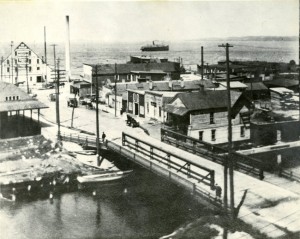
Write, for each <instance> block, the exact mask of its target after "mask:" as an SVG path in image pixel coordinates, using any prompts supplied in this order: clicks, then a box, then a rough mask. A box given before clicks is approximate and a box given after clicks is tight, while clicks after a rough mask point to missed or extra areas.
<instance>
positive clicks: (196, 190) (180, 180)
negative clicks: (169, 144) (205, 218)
mask: <svg viewBox="0 0 300 239" xmlns="http://www.w3.org/2000/svg"><path fill="white" fill-rule="evenodd" d="M107 147H108V148H109V149H110V150H112V151H115V152H116V153H118V154H119V155H122V156H123V157H125V158H127V159H129V160H131V161H133V162H135V163H137V164H139V165H141V166H142V167H144V168H147V169H148V170H150V171H151V172H153V173H155V174H157V175H159V176H160V177H164V178H166V179H167V180H172V181H174V182H176V183H177V184H178V185H181V186H184V187H185V188H186V189H189V190H190V191H191V193H192V194H193V195H196V196H198V197H199V198H202V199H204V200H207V201H209V202H210V203H212V204H213V205H215V206H217V207H222V201H221V200H218V199H217V198H216V197H215V195H214V193H211V191H208V190H205V189H203V188H201V187H199V186H197V185H196V183H194V182H191V181H190V180H188V178H185V176H184V175H179V174H177V173H176V172H172V171H171V170H169V169H167V168H166V167H163V166H162V165H160V164H154V163H153V162H152V161H150V162H149V163H148V164H147V163H146V164H145V159H144V158H143V156H141V155H139V154H138V153H136V152H132V151H130V150H129V149H126V148H124V147H122V146H119V145H118V144H116V143H114V142H111V141H107Z"/></svg>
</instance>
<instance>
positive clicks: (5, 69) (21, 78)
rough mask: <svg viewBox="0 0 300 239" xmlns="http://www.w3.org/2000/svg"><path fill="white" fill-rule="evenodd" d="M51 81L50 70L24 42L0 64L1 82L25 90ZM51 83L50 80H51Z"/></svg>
mask: <svg viewBox="0 0 300 239" xmlns="http://www.w3.org/2000/svg"><path fill="white" fill-rule="evenodd" d="M50 80H51V68H50V67H49V65H47V64H46V63H45V62H44V60H43V58H41V57H39V56H38V55H37V54H36V53H35V52H34V51H33V50H32V49H31V48H29V47H28V46H27V45H26V44H25V43H24V42H21V43H20V44H19V45H18V46H17V47H16V48H15V49H14V50H13V51H12V54H10V55H9V56H8V57H6V58H5V59H4V61H3V62H1V81H3V82H7V83H12V84H18V85H19V86H20V87H22V88H24V89H26V90H27V86H28V88H29V89H30V88H39V87H41V86H42V84H43V83H45V82H50ZM51 81H52V80H51Z"/></svg>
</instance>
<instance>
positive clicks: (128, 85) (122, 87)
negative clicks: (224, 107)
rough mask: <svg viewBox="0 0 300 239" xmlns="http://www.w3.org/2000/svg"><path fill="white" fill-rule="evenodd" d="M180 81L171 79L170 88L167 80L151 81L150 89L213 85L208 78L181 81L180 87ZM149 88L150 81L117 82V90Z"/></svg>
mask: <svg viewBox="0 0 300 239" xmlns="http://www.w3.org/2000/svg"><path fill="white" fill-rule="evenodd" d="M181 84H182V83H181V81H180V80H177V81H175V80H174V81H172V88H170V87H169V81H152V89H151V91H183V90H189V91H193V90H199V89H200V84H203V85H204V88H209V87H213V86H214V85H213V84H212V83H211V81H208V80H203V81H200V80H191V81H183V87H181ZM110 86H111V87H114V83H111V84H110ZM128 89H131V90H150V82H143V83H137V82H129V83H117V91H118V92H125V91H126V90H128Z"/></svg>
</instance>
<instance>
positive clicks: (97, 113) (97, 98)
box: [92, 65, 101, 167]
mask: <svg viewBox="0 0 300 239" xmlns="http://www.w3.org/2000/svg"><path fill="white" fill-rule="evenodd" d="M95 78H96V134H97V138H96V145H97V165H98V167H99V166H100V164H101V162H100V140H99V137H100V136H99V106H98V104H99V83H98V65H95ZM92 83H93V76H92Z"/></svg>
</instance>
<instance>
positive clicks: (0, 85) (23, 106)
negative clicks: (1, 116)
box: [0, 82, 48, 112]
mask: <svg viewBox="0 0 300 239" xmlns="http://www.w3.org/2000/svg"><path fill="white" fill-rule="evenodd" d="M16 96H18V100H16V98H15V100H12V97H16ZM0 97H1V98H0V112H6V111H15V110H30V109H42V108H48V106H47V105H45V104H43V103H41V102H40V101H38V100H36V99H33V98H32V97H31V96H30V95H28V94H27V93H26V92H24V91H23V90H22V89H20V88H19V87H17V86H15V85H13V84H10V83H6V82H0ZM6 97H11V100H9V101H7V100H6Z"/></svg>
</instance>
